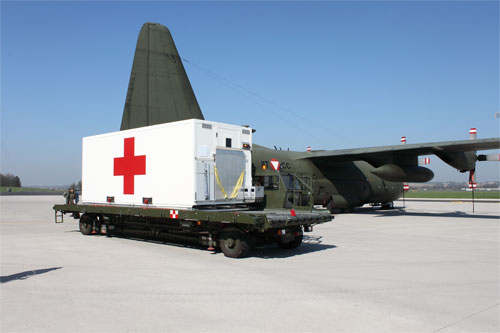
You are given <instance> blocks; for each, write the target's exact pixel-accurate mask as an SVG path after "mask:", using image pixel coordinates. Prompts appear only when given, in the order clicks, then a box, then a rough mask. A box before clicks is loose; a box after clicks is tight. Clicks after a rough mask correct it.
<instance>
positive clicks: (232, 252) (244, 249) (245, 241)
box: [219, 231, 252, 258]
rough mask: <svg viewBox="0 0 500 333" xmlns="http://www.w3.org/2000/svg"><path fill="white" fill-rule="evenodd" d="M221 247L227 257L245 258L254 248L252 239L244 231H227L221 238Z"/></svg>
mask: <svg viewBox="0 0 500 333" xmlns="http://www.w3.org/2000/svg"><path fill="white" fill-rule="evenodd" d="M219 247H220V249H221V251H222V253H224V255H225V256H226V257H229V258H243V257H246V256H247V255H248V254H249V253H250V251H251V250H252V241H251V238H250V237H249V236H248V235H247V234H245V233H244V232H242V231H225V232H222V234H221V236H220V238H219Z"/></svg>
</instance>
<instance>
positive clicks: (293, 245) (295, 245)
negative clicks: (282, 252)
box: [278, 234, 304, 250]
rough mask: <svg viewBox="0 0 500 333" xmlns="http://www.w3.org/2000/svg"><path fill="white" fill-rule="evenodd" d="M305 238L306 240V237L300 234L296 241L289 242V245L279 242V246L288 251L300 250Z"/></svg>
mask: <svg viewBox="0 0 500 333" xmlns="http://www.w3.org/2000/svg"><path fill="white" fill-rule="evenodd" d="M303 238H304V235H303V234H300V235H298V236H295V239H294V240H293V241H291V242H288V243H282V242H278V245H279V247H281V248H282V249H287V250H292V249H296V248H298V247H299V246H300V244H302V239H303Z"/></svg>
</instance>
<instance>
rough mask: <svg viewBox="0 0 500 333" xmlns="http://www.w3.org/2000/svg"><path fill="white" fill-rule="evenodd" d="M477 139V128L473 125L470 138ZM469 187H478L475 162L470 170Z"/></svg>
mask: <svg viewBox="0 0 500 333" xmlns="http://www.w3.org/2000/svg"><path fill="white" fill-rule="evenodd" d="M476 139H477V129H476V128H475V127H472V128H471V129H470V130H469V140H476ZM469 188H470V189H472V190H474V189H475V188H476V164H475V163H474V169H472V170H470V171H469Z"/></svg>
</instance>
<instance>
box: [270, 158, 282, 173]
mask: <svg viewBox="0 0 500 333" xmlns="http://www.w3.org/2000/svg"><path fill="white" fill-rule="evenodd" d="M271 167H272V168H273V170H274V171H278V170H279V169H280V162H279V161H278V160H277V159H275V158H273V159H271Z"/></svg>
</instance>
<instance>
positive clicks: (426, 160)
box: [418, 157, 431, 165]
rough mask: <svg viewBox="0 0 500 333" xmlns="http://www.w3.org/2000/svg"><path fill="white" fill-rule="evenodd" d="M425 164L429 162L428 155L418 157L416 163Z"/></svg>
mask: <svg viewBox="0 0 500 333" xmlns="http://www.w3.org/2000/svg"><path fill="white" fill-rule="evenodd" d="M427 164H431V159H430V157H422V158H419V159H418V165H427Z"/></svg>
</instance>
